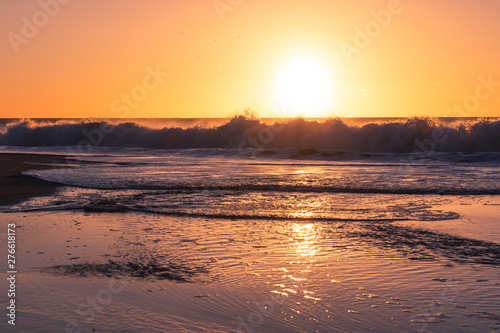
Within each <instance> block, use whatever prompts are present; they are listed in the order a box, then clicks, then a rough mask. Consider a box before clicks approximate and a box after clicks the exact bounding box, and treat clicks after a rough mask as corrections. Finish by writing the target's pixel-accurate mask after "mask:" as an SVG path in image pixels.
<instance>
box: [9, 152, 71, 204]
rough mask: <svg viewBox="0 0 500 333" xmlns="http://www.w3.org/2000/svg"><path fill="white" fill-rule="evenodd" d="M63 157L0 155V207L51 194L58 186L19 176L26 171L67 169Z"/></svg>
mask: <svg viewBox="0 0 500 333" xmlns="http://www.w3.org/2000/svg"><path fill="white" fill-rule="evenodd" d="M66 163H68V160H65V156H59V155H33V154H0V206H7V205H14V204H16V203H19V202H22V201H24V200H27V199H29V198H32V197H39V196H47V195H51V194H53V193H54V192H55V191H56V189H57V187H58V186H59V184H56V183H51V182H46V181H43V180H40V179H36V178H33V177H29V176H23V175H21V172H23V171H28V170H42V169H54V168H58V167H68V166H69V165H67V164H66Z"/></svg>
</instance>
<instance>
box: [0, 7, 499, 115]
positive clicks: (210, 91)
mask: <svg viewBox="0 0 500 333" xmlns="http://www.w3.org/2000/svg"><path fill="white" fill-rule="evenodd" d="M58 1H59V2H58ZM61 3H63V4H61ZM231 3H233V4H235V5H230V4H231ZM238 3H239V4H238ZM398 3H399V4H398ZM41 4H45V5H44V6H43V7H46V9H45V12H49V14H51V15H48V14H46V13H45V12H41V11H42V10H43V9H42V5H41ZM55 4H58V5H57V7H59V8H56V7H55ZM215 5H217V6H218V8H219V11H217V9H216V8H215V7H216V6H215ZM1 6H2V10H1V11H0V16H1V20H0V30H1V33H2V35H3V36H4V38H3V39H2V41H1V51H0V52H1V53H0V66H1V73H2V75H1V81H0V88H1V90H0V98H1V101H2V107H1V109H0V117H5V118H15V117H123V116H128V117H134V118H140V117H226V116H231V115H234V114H235V113H237V112H238V111H241V110H243V109H244V108H248V107H249V108H253V109H255V110H256V111H257V112H258V113H259V114H260V115H261V116H266V117H276V116H280V115H283V116H288V114H286V112H285V113H284V112H283V111H282V110H280V109H279V108H280V106H279V105H276V102H275V100H274V97H275V96H273V94H274V91H275V88H276V87H275V82H276V81H277V76H278V74H279V72H280V70H281V68H282V67H283V65H284V64H285V63H287V62H288V61H289V60H290V59H293V58H294V57H296V56H300V55H304V54H306V55H308V56H312V57H314V58H315V59H317V60H318V62H319V63H321V64H322V66H323V68H324V70H325V72H326V73H328V75H329V76H330V77H331V80H332V82H333V86H334V88H333V89H334V91H332V96H336V97H335V98H334V101H333V103H332V104H331V110H329V111H328V113H325V114H312V113H310V114H308V113H305V114H304V115H305V116H313V117H314V116H324V115H334V116H346V117H358V116H359V117H363V116H369V117H374V116H375V117H388V116H437V117H439V116H446V115H448V116H500V108H499V104H500V103H499V102H500V66H499V65H498V63H499V59H500V42H499V39H498V33H499V32H500V20H498V14H499V13H500V2H499V1H498V0H476V1H469V0H467V1H465V0H418V1H416V0H413V1H412V0H401V1H398V0H389V1H380V0H360V1H359V0H358V1H347V0H346V1H338V0H308V1H306V0H301V1H298V0H251V1H249V0H248V1H244V0H243V1H238V0H232V1H231V0H220V1H219V0H216V1H213V0H203V1H202V0H197V1H195V0H182V1H165V0H144V1H132V0H121V1H102V0H85V1H78V0H72V1H69V0H64V1H63V0H41V1H31V0H23V1H4V0H2V5H1ZM47 8H48V9H47ZM388 8H392V9H393V11H394V13H391V17H390V22H388V23H386V22H383V23H384V25H385V26H382V25H381V24H380V23H376V21H375V18H374V16H373V15H372V14H371V13H372V12H373V11H375V12H377V13H380V11H382V10H384V12H383V13H390V12H388ZM396 9H397V10H396ZM384 19H386V20H388V19H387V17H385V16H384ZM35 23H36V24H38V25H39V26H38V27H37V26H36V25H35V28H36V30H37V31H33V30H32V29H31V30H30V28H32V26H31V27H30V25H32V24H35ZM377 25H378V28H377ZM357 27H358V28H360V29H365V28H367V27H371V28H373V29H375V30H369V31H371V34H372V37H368V38H369V45H362V44H360V43H359V40H358V43H357V44H356V43H355V37H356V28H357ZM358 37H359V36H358ZM365 42H366V41H365ZM354 48H356V50H357V51H356V53H352V54H351V56H346V55H348V54H349V52H347V53H346V50H349V51H352V50H354ZM154 71H158V72H159V74H156V79H155V78H154V77H149V76H151V74H150V72H154ZM164 73H168V76H167V75H166V74H164ZM148 75H149V76H148ZM481 78H482V79H481ZM488 81H490V83H488ZM491 81H492V82H491ZM496 82H499V83H498V84H496ZM319 84H320V83H319V82H311V83H310V85H312V86H313V88H315V85H319ZM132 92H133V93H134V94H135V95H134V96H135V97H130V99H128V102H127V95H131V94H132ZM454 106H455V107H454ZM453 108H454V109H453Z"/></svg>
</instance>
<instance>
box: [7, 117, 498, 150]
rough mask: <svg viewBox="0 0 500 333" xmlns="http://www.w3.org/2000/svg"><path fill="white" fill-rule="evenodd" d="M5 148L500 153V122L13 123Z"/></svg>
mask: <svg viewBox="0 0 500 333" xmlns="http://www.w3.org/2000/svg"><path fill="white" fill-rule="evenodd" d="M0 145H5V146H30V147H50V146H78V145H80V146H85V147H88V146H90V145H93V146H103V147H142V148H152V149H178V148H240V149H245V148H260V149H263V148H266V149H267V148H299V149H320V150H321V149H335V150H341V151H352V152H373V153H377V152H379V153H411V152H414V151H423V152H426V151H433V152H434V151H436V152H500V120H498V119H473V120H471V119H468V120H455V121H451V120H449V121H448V120H443V119H431V118H408V119H403V120H385V121H383V122H371V123H365V124H363V125H350V124H347V123H346V122H345V121H343V120H342V119H338V118H337V119H329V120H326V121H323V122H318V121H310V120H306V119H301V118H299V119H293V120H286V121H282V122H278V123H275V124H273V125H267V124H265V123H264V122H262V121H260V120H258V119H253V118H247V117H244V116H237V117H234V118H233V119H231V120H228V121H227V122H226V123H225V124H222V125H220V126H215V127H202V126H196V127H191V128H180V127H164V128H151V127H148V126H144V125H141V124H140V123H137V122H123V123H107V122H104V121H102V122H99V121H95V120H90V121H77V122H70V121H65V122H55V123H37V122H36V121H31V120H22V121H19V120H18V121H11V122H10V123H7V124H4V125H2V126H1V127H0Z"/></svg>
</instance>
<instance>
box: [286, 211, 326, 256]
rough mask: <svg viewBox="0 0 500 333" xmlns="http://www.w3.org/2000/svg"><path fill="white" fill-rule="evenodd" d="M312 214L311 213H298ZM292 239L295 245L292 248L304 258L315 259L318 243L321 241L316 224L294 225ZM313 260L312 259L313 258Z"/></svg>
mask: <svg viewBox="0 0 500 333" xmlns="http://www.w3.org/2000/svg"><path fill="white" fill-rule="evenodd" d="M298 214H305V215H308V214H311V213H298ZM292 238H293V239H294V240H295V243H293V244H292V245H291V247H292V248H293V249H294V250H295V252H296V253H297V254H298V255H300V256H302V257H314V256H315V255H316V252H317V251H318V249H317V246H316V243H317V242H318V240H319V232H318V226H317V225H316V224H315V223H305V224H304V223H295V224H293V225H292ZM311 259H312V258H311Z"/></svg>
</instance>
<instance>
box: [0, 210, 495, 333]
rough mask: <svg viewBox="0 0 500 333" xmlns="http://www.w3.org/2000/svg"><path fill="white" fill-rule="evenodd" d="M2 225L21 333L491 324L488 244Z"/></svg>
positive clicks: (393, 229)
mask: <svg viewBox="0 0 500 333" xmlns="http://www.w3.org/2000/svg"><path fill="white" fill-rule="evenodd" d="M0 219H1V221H2V223H16V225H17V237H18V248H19V253H18V257H17V259H18V261H19V263H18V265H19V274H18V277H19V285H18V289H19V296H18V300H19V304H20V306H19V309H18V310H19V317H18V319H19V320H18V324H19V325H18V327H17V328H20V329H21V330H24V331H28V332H29V331H37V329H36V327H35V325H34V323H37V325H38V327H43V328H44V329H45V330H46V331H66V332H77V331H78V330H79V329H81V330H82V332H91V331H92V330H93V329H95V330H96V331H97V332H99V331H101V332H119V331H128V332H145V331H147V332H165V331H175V332H203V331H205V332H206V331H209V332H301V333H302V332H312V331H316V330H318V331H319V332H368V331H372V332H405V331H406V332H416V331H419V330H420V331H426V332H484V331H486V332H489V331H495V329H498V328H500V308H499V305H498V304H500V303H499V299H500V296H499V295H498V283H499V280H498V279H499V276H500V271H499V270H498V262H491V260H495V258H496V255H497V253H498V248H497V247H496V248H495V247H494V245H493V244H487V243H481V242H475V243H473V244H467V245H465V244H462V245H461V246H458V247H457V245H456V242H460V243H463V241H466V240H465V239H459V238H457V237H453V236H450V235H438V234H435V233H432V232H421V231H418V230H413V231H412V230H407V229H403V228H400V227H398V226H390V225H388V226H385V227H384V226H381V225H379V224H377V225H372V226H370V225H366V224H363V223H346V222H329V223H316V222H310V223H307V222H296V223H290V222H289V221H278V220H276V221H262V220H218V219H207V218H193V217H175V216H161V215H157V214H145V213H134V212H127V213H112V214H110V213H89V212H83V211H65V212H41V211H39V212H22V213H4V214H1V216H0ZM2 241H3V240H2ZM420 247H421V248H420ZM464 249H469V250H474V252H473V253H471V252H468V253H462V250H464ZM486 259H489V260H486ZM4 275H5V274H0V277H2V278H3V279H2V280H4V281H5V277H6V275H5V276H4ZM0 286H1V287H2V288H3V289H5V287H6V286H5V283H3V284H0ZM2 325H4V326H2ZM31 326H33V327H31ZM2 328H6V329H7V330H6V331H7V332H10V331H11V330H9V327H5V322H1V323H0V330H2Z"/></svg>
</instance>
